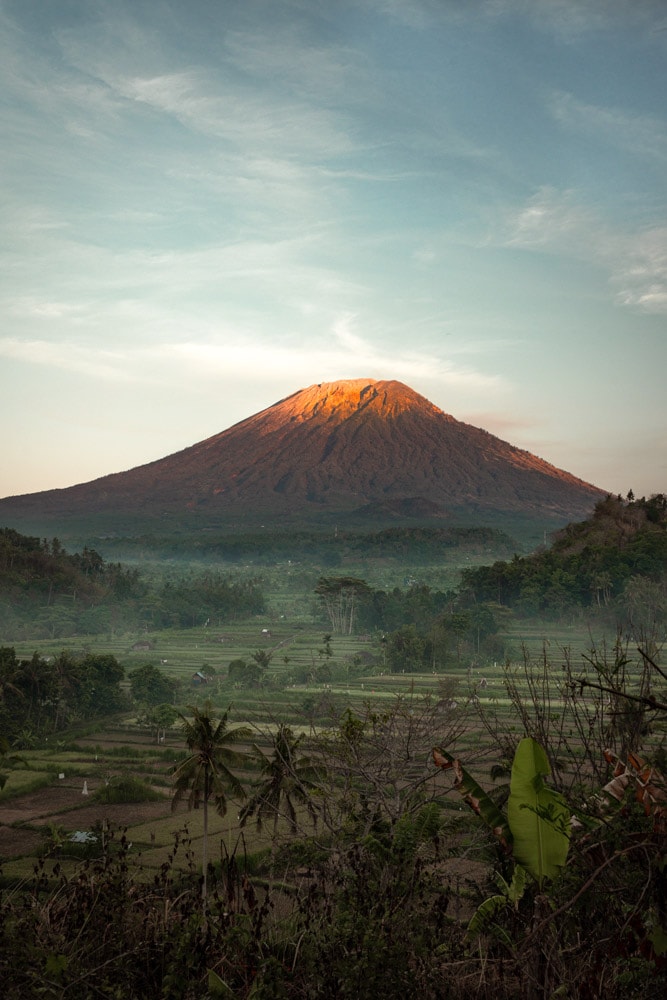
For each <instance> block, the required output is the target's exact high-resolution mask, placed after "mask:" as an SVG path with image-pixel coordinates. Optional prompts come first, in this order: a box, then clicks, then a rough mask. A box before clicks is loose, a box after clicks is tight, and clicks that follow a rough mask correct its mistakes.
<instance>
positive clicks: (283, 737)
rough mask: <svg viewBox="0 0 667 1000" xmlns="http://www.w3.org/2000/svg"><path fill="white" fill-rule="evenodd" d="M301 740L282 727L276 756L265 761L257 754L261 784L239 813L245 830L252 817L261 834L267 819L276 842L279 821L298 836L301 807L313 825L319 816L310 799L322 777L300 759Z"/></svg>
mask: <svg viewBox="0 0 667 1000" xmlns="http://www.w3.org/2000/svg"><path fill="white" fill-rule="evenodd" d="M301 740H302V737H301V736H298V737H296V736H295V735H294V733H293V732H292V730H291V729H290V727H289V726H286V725H285V724H284V723H281V724H280V725H279V726H278V731H277V732H276V734H275V735H274V736H273V741H272V742H273V753H272V755H271V756H270V757H266V756H265V755H264V754H263V753H262V751H261V750H260V749H259V747H257V746H255V747H254V750H255V753H256V754H257V756H258V757H259V759H260V760H261V774H262V778H263V779H264V780H263V781H262V784H261V785H260V787H259V789H258V791H257V792H256V793H255V794H254V795H253V796H252V798H250V799H249V800H248V801H247V802H246V803H245V805H244V806H243V808H242V809H241V812H240V813H239V820H240V823H241V826H245V824H246V822H247V820H249V819H250V818H251V817H252V816H254V817H255V818H256V823H257V829H258V830H261V828H262V822H263V820H264V818H265V817H267V816H268V817H272V818H273V840H274V841H275V838H276V834H277V832H278V820H279V819H280V817H281V816H284V817H285V818H286V819H287V822H288V824H289V827H290V830H291V831H292V833H293V834H296V832H297V811H296V807H297V806H298V805H302V806H305V807H306V809H307V810H308V813H309V814H310V817H311V819H312V820H313V824H314V823H315V821H316V818H317V813H316V811H315V808H314V806H313V802H312V800H311V797H310V792H311V791H312V790H313V788H314V787H315V782H316V779H317V778H318V776H319V774H320V768H319V767H317V766H316V765H315V764H314V762H313V761H312V759H311V758H310V757H305V756H299V755H298V753H297V751H298V748H299V745H300V743H301Z"/></svg>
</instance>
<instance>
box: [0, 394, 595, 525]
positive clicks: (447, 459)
mask: <svg viewBox="0 0 667 1000" xmlns="http://www.w3.org/2000/svg"><path fill="white" fill-rule="evenodd" d="M604 496H606V491H603V490H600V489H598V488H597V487H595V486H592V485H591V484H590V483H586V482H583V481H582V480H580V479H577V478H576V477H575V476H572V475H570V474H569V473H567V472H563V471H562V470H560V469H557V468H555V467H554V466H552V465H549V464H548V463H547V462H545V461H543V460H542V459H540V458H537V457H536V456H535V455H532V454H530V453H529V452H527V451H524V450H522V449H519V448H515V447H513V446H512V445H510V444H507V443H506V442H505V441H502V440H500V439H499V438H497V437H494V435H492V434H490V433H488V432H487V431H484V430H481V429H479V428H477V427H473V426H470V425H468V424H465V423H462V422H460V421H458V420H456V419H455V418H454V417H452V416H450V415H449V414H447V413H445V412H443V411H442V410H440V409H438V407H437V406H434V405H433V403H430V402H429V401H428V400H427V399H425V398H424V397H423V396H421V395H419V393H417V392H415V391H414V390H413V389H410V388H409V387H408V386H406V385H403V384H402V383H401V382H396V381H375V380H371V379H354V380H347V381H339V382H323V383H318V384H317V385H311V386H310V387H309V388H307V389H302V390H300V391H298V392H295V393H293V394H292V395H291V396H288V397H287V398H285V399H282V400H280V401H279V402H277V403H274V404H273V405H272V406H269V407H268V408H267V409H265V410H262V411H261V412H260V413H256V414H255V415H254V416H251V417H248V418H247V419H246V420H242V421H241V422H240V423H237V424H235V425H234V426H232V427H230V428H228V429H227V430H225V431H222V433H220V434H216V435H215V436H214V437H211V438H208V439H206V440H204V441H201V442H199V443H198V444H195V445H192V446H191V447H189V448H185V449H184V450H183V451H179V452H177V453H175V454H173V455H169V456H168V457H166V458H162V459H159V460H158V461H155V462H150V463H148V464H147V465H142V466H139V467H137V468H135V469H131V470H129V471H127V472H119V473H115V474H112V475H108V476H104V477H102V478H100V479H96V480H94V481H92V482H89V483H83V484H80V485H78V486H72V487H69V488H67V489H60V490H48V491H45V492H42V493H32V494H27V495H24V496H17V497H8V498H6V499H4V500H0V521H2V522H3V523H6V524H15V526H17V527H20V526H21V524H26V523H29V524H31V525H35V524H48V523H54V522H63V521H68V522H69V521H71V520H72V519H77V518H78V519H80V518H84V519H85V520H86V521H87V522H88V523H90V522H91V519H92V520H93V521H94V523H95V524H96V525H97V526H98V527H99V528H100V529H102V527H103V526H104V529H105V530H109V531H113V530H115V527H117V526H118V525H120V523H121V522H127V521H128V519H133V520H134V521H136V520H137V519H145V520H146V521H151V520H155V519H160V518H168V519H169V520H170V521H173V519H174V518H176V519H184V520H185V521H188V520H189V521H190V522H191V523H192V524H195V523H196V524H197V525H198V526H199V527H206V526H207V525H210V526H215V527H221V526H223V525H224V524H226V523H230V524H231V523H232V522H235V523H236V524H239V523H241V522H244V523H246V524H249V523H251V522H253V521H256V522H257V523H259V520H262V521H263V522H265V521H267V519H272V520H273V521H274V522H275V520H276V519H278V520H280V521H284V522H285V523H288V522H289V523H297V522H300V521H303V522H304V523H305V522H308V523H312V522H314V521H317V519H318V518H319V519H320V520H321V519H322V518H324V520H326V521H328V522H330V521H331V519H332V518H340V517H343V518H344V517H345V516H346V515H350V516H352V515H354V516H356V517H364V516H369V517H374V518H375V519H380V520H381V519H383V518H385V519H391V518H396V517H408V518H410V517H412V518H420V519H432V518H439V517H446V516H450V515H451V514H452V513H453V512H458V513H459V514H460V513H461V512H468V513H470V514H473V513H474V514H475V515H476V519H477V520H479V518H480V515H483V514H484V513H488V514H492V513H497V514H498V513H500V514H502V513H505V514H517V515H526V516H530V517H535V516H539V517H541V518H544V519H545V520H548V521H551V522H553V521H560V522H561V523H563V522H566V521H569V520H574V519H580V518H583V517H586V516H588V515H589V514H590V512H591V510H592V508H593V506H594V504H595V503H596V502H597V501H598V500H599V499H601V498H602V497H604ZM33 530H34V529H33Z"/></svg>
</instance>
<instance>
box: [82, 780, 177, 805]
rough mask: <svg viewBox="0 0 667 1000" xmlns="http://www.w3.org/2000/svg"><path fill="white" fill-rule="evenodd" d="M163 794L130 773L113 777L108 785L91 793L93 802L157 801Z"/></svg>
mask: <svg viewBox="0 0 667 1000" xmlns="http://www.w3.org/2000/svg"><path fill="white" fill-rule="evenodd" d="M162 798H163V796H162V795H161V794H160V792H158V791H156V790H155V789H154V788H151V786H150V785H147V784H146V782H145V781H142V780H141V779H140V778H135V777H133V776H132V775H129V774H128V775H124V776H123V777H121V778H113V779H112V780H111V781H110V782H109V784H108V785H102V787H101V788H98V789H97V791H96V792H95V793H94V795H93V802H103V803H107V804H112V803H118V802H157V801H158V800H160V799H162Z"/></svg>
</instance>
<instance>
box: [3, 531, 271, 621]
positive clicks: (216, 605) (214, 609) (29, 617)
mask: <svg viewBox="0 0 667 1000" xmlns="http://www.w3.org/2000/svg"><path fill="white" fill-rule="evenodd" d="M264 608H265V599H264V595H263V593H262V591H261V588H260V586H259V584H258V582H257V581H256V580H242V581H239V580H232V579H230V577H229V575H224V574H221V573H218V572H215V571H212V570H211V571H207V572H204V573H198V574H196V573H187V572H183V573H179V574H178V577H177V578H176V579H169V578H165V577H164V576H161V577H159V578H158V579H153V578H150V579H149V578H148V577H147V576H146V575H145V574H140V572H139V570H137V569H136V568H128V567H125V566H122V565H121V564H120V563H109V562H105V561H104V560H103V559H102V557H101V556H100V555H99V554H98V553H97V552H96V551H95V550H94V549H89V548H87V547H84V549H83V551H82V552H81V553H74V554H69V553H68V552H66V551H65V549H64V548H63V546H62V545H61V543H60V542H59V540H58V539H57V538H54V539H53V540H52V541H48V540H47V539H40V538H34V537H30V536H26V535H21V534H19V532H17V531H14V530H13V529H11V528H0V635H1V636H2V637H3V638H4V639H5V640H16V639H20V638H23V637H30V638H50V639H59V638H66V637H67V636H71V635H98V634H101V633H103V632H112V631H114V630H116V629H138V628H166V627H169V626H176V627H181V628H188V627H191V626H192V625H195V624H202V623H203V622H204V621H206V619H207V618H209V617H210V618H212V619H213V618H215V619H216V620H220V619H221V618H223V619H234V618H236V617H239V616H247V615H251V614H260V613H261V612H262V611H263V610H264Z"/></svg>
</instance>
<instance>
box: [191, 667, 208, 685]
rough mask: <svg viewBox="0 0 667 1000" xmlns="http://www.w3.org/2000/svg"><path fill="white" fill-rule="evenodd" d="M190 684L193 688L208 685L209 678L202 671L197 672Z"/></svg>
mask: <svg viewBox="0 0 667 1000" xmlns="http://www.w3.org/2000/svg"><path fill="white" fill-rule="evenodd" d="M190 683H191V684H192V686H193V687H199V686H200V685H201V684H208V677H207V676H206V674H203V673H202V672H201V670H195V672H194V674H193V675H192V679H191V681H190Z"/></svg>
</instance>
